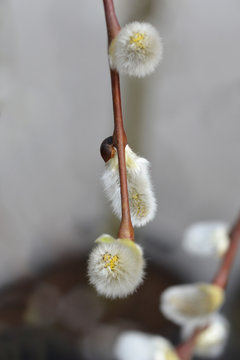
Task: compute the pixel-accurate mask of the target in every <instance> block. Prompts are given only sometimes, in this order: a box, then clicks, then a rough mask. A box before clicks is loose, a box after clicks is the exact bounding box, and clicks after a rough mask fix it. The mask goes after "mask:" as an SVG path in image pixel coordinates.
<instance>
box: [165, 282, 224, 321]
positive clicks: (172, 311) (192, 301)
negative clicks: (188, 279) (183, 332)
mask: <svg viewBox="0 0 240 360" xmlns="http://www.w3.org/2000/svg"><path fill="white" fill-rule="evenodd" d="M223 301H224V291H223V290H222V289H221V288H220V287H218V286H216V285H212V284H207V283H196V284H190V285H178V286H172V287H169V288H168V289H166V290H165V291H164V292H163V293H162V295H161V298H160V310H161V311H162V313H163V314H164V315H165V316H166V318H168V319H170V320H172V321H173V322H175V323H176V324H179V325H186V324H188V323H193V324H197V325H205V324H206V322H207V321H208V319H209V317H210V316H211V315H212V314H213V313H215V312H217V311H218V310H219V308H220V306H221V305H222V304H223Z"/></svg>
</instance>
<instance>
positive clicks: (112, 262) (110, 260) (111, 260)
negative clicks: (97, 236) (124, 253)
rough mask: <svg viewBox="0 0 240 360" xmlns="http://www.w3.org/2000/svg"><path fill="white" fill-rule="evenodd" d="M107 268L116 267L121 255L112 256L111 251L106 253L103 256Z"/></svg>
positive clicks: (112, 268)
mask: <svg viewBox="0 0 240 360" xmlns="http://www.w3.org/2000/svg"><path fill="white" fill-rule="evenodd" d="M102 259H103V262H104V263H105V264H104V267H105V268H109V269H111V270H114V268H115V267H116V265H117V263H118V260H119V257H118V256H117V255H114V256H112V255H111V254H109V253H105V254H104V255H103V257H102Z"/></svg>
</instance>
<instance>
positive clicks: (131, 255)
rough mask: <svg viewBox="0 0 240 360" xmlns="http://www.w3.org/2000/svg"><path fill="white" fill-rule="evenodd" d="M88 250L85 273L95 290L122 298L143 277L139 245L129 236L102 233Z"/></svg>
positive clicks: (142, 262)
mask: <svg viewBox="0 0 240 360" xmlns="http://www.w3.org/2000/svg"><path fill="white" fill-rule="evenodd" d="M96 243H97V246H96V247H95V248H94V249H93V251H92V252H91V254H90V257H89V261H88V276H89V280H90V283H91V284H92V285H93V286H94V287H95V288H96V290H97V291H98V293H99V294H101V295H104V296H106V297H107V298H112V299H114V298H124V297H126V296H128V295H129V294H132V293H133V292H134V291H135V290H136V289H137V287H138V286H139V285H140V284H141V283H142V281H143V275H144V266H145V262H144V259H143V252H142V248H141V247H140V246H139V245H137V244H135V243H134V242H133V241H132V240H129V239H117V240H116V239H114V238H113V237H111V236H110V235H106V234H104V235H102V236H100V237H99V238H98V239H97V240H96Z"/></svg>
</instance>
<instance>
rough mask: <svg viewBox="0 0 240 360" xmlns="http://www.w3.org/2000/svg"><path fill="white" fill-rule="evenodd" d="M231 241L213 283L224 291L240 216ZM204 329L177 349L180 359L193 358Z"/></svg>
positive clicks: (239, 232) (239, 239) (239, 233)
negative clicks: (196, 343)
mask: <svg viewBox="0 0 240 360" xmlns="http://www.w3.org/2000/svg"><path fill="white" fill-rule="evenodd" d="M229 239H230V245H229V248H228V250H227V252H226V254H225V256H224V258H223V260H222V263H221V265H220V267H219V269H218V271H217V273H216V275H215V277H214V279H213V281H212V284H214V285H217V286H219V287H220V288H222V289H225V288H226V286H227V282H228V279H229V276H230V272H231V269H232V265H233V262H234V259H235V256H236V254H237V250H238V246H239V242H240V215H239V217H238V219H237V221H236V222H235V224H234V225H233V226H232V228H231V230H230V232H229ZM205 329H206V327H204V328H199V329H197V330H195V332H194V333H193V334H192V336H191V337H190V338H189V339H188V340H186V341H185V342H183V343H182V344H180V345H179V346H178V347H177V348H176V352H177V354H178V356H179V357H180V359H182V360H190V359H191V358H192V354H193V350H194V346H195V342H196V339H197V337H198V335H199V334H200V333H201V332H202V331H203V330H205Z"/></svg>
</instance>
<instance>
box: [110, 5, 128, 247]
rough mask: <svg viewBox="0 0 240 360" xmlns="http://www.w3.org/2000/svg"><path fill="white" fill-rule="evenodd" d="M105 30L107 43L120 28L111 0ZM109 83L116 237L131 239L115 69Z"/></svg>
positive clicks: (118, 91)
mask: <svg viewBox="0 0 240 360" xmlns="http://www.w3.org/2000/svg"><path fill="white" fill-rule="evenodd" d="M103 4H104V10H105V17H106V24H107V32H108V43H109V44H110V43H111V41H112V40H113V39H114V37H115V36H116V35H117V33H118V32H119V30H120V25H119V23H118V20H117V17H116V14H115V10H114V5H113V0H103ZM110 72H111V83H112V99H113V113H114V131H113V145H114V146H115V147H116V148H117V151H118V164H119V178H120V188H121V204H122V220H121V223H120V227H119V231H118V238H120V239H124V238H128V239H132V240H134V231H133V226H132V221H131V215H130V208H129V199H128V187H127V170H126V161H125V147H126V145H127V136H126V133H125V130H124V126H123V117H122V104H121V92H120V81H119V75H118V73H117V72H116V71H114V70H111V71H110Z"/></svg>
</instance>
